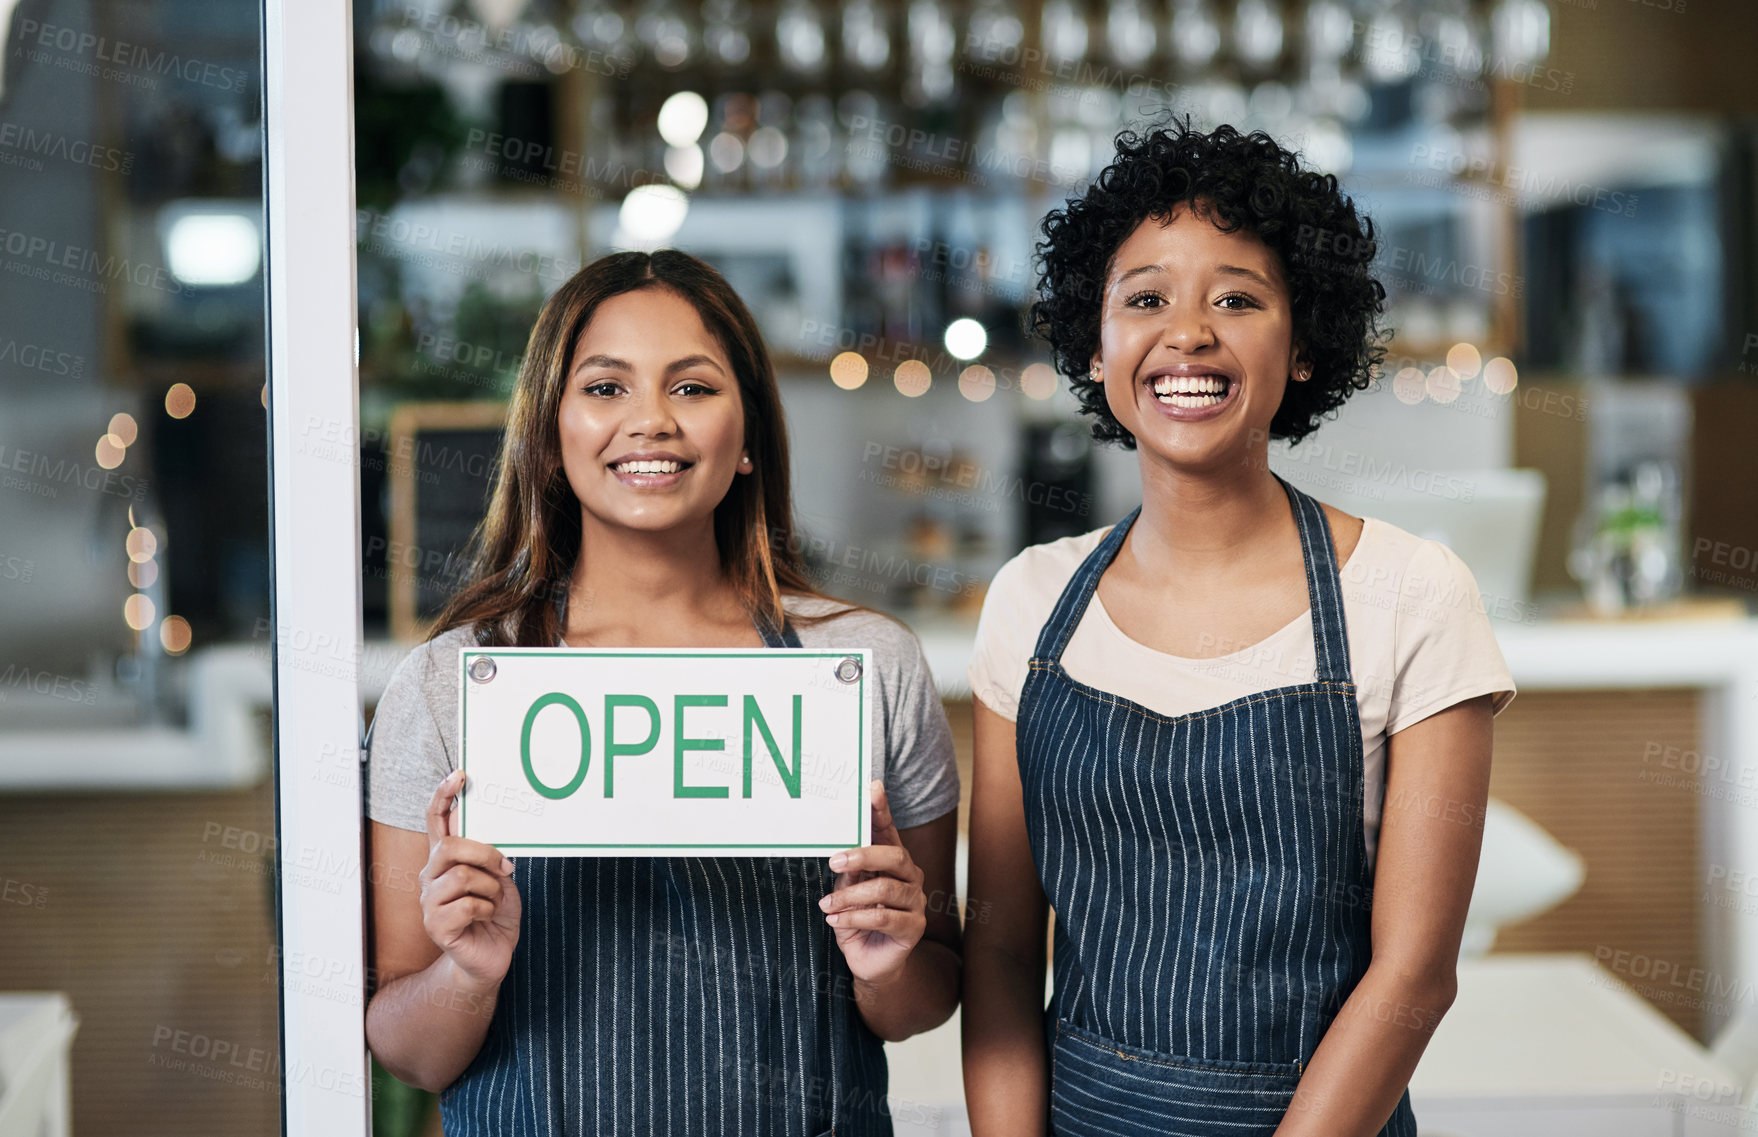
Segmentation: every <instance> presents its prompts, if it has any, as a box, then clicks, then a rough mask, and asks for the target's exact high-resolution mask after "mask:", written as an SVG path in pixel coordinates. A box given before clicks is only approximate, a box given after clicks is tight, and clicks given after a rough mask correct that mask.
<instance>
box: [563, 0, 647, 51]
mask: <svg viewBox="0 0 1758 1137" xmlns="http://www.w3.org/2000/svg"><path fill="white" fill-rule="evenodd" d="M573 29H574V35H576V36H577V37H579V40H580V44H581V46H583V47H585V48H587V49H588V50H598V51H602V52H604V53H605V54H606V55H614V56H620V57H622V58H625V59H626V58H628V57H630V56H632V55H634V43H633V37H632V36H631V34H630V29H629V25H628V23H627V22H626V21H625V20H624V19H623V17H622V13H620V12H618V11H617V8H616V5H615V4H614V3H612V2H611V0H582V2H581V4H580V8H579V11H578V12H576V13H575V15H574V20H573Z"/></svg>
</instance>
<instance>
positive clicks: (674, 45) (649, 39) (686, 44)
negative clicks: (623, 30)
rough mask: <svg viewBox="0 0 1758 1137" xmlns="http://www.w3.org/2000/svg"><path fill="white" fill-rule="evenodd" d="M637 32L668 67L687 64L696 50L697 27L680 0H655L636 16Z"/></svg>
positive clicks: (666, 67) (643, 42)
mask: <svg viewBox="0 0 1758 1137" xmlns="http://www.w3.org/2000/svg"><path fill="white" fill-rule="evenodd" d="M635 35H636V37H637V38H639V39H640V41H641V44H642V46H643V47H645V48H646V49H647V52H648V54H649V55H651V56H652V57H653V61H654V62H655V63H657V64H659V65H660V66H661V67H664V68H665V69H666V70H668V71H676V70H678V69H679V68H682V67H686V66H688V65H689V64H690V62H691V56H692V55H693V54H694V52H695V38H696V37H695V29H694V28H693V27H692V25H691V21H690V18H689V16H688V15H687V14H686V12H685V11H684V10H683V8H682V7H681V6H680V5H679V4H678V3H677V0H656V2H655V3H653V4H652V5H651V6H650V7H648V8H647V9H646V10H645V11H643V12H642V13H641V15H640V17H639V18H637V19H636V20H635Z"/></svg>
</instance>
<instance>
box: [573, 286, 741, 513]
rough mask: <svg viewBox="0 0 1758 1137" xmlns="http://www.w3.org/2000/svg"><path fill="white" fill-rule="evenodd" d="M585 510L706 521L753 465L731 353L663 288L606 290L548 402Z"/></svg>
mask: <svg viewBox="0 0 1758 1137" xmlns="http://www.w3.org/2000/svg"><path fill="white" fill-rule="evenodd" d="M557 425H558V427H559V428H560V433H561V448H562V466H563V468H564V469H565V470H566V472H567V476H568V484H569V485H570V486H572V487H573V490H574V496H575V497H577V498H579V499H580V505H581V507H582V508H583V509H584V511H585V513H586V515H587V516H586V517H585V518H583V519H582V520H584V521H587V522H591V521H593V520H596V521H597V522H599V523H600V524H603V525H607V526H614V527H619V528H626V529H639V530H644V531H647V532H660V531H664V530H669V529H676V528H680V527H688V526H697V525H704V524H707V525H712V519H713V516H714V509H715V507H716V506H718V505H719V504H720V502H721V500H722V499H723V498H725V497H726V494H727V490H728V489H729V488H730V487H731V485H732V482H733V479H734V478H735V477H737V476H738V475H739V474H741V473H748V472H749V471H750V469H751V466H750V463H749V461H747V460H745V459H744V454H745V413H744V403H743V399H742V398H741V396H740V394H739V384H738V380H737V378H736V377H735V376H734V374H733V369H732V364H731V362H729V361H728V359H727V356H726V352H725V351H724V350H723V349H722V348H721V346H720V344H719V342H718V341H717V340H716V339H715V338H714V336H713V335H712V334H711V333H710V332H709V331H708V329H707V327H706V326H704V325H703V323H702V318H701V316H699V315H698V314H697V312H696V309H695V308H694V307H693V306H692V305H691V304H690V303H689V301H687V300H685V299H684V298H683V297H681V296H679V295H678V294H677V293H675V292H672V291H671V290H670V289H667V288H644V289H641V290H639V291H635V292H624V293H621V294H619V295H616V296H613V297H611V298H610V299H608V300H606V301H604V302H603V303H602V304H600V305H599V306H598V309H597V310H596V311H595V312H594V313H593V315H592V319H591V320H590V321H589V322H588V323H587V325H586V328H585V330H584V331H583V332H581V334H580V338H579V341H578V342H577V343H576V344H575V345H574V354H573V357H572V359H571V360H570V361H569V364H568V383H567V389H566V390H565V391H564V392H563V393H562V399H561V406H560V409H559V410H558V412H557Z"/></svg>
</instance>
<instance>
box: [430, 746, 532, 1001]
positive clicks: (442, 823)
mask: <svg viewBox="0 0 1758 1137" xmlns="http://www.w3.org/2000/svg"><path fill="white" fill-rule="evenodd" d="M463 788H464V772H463V771H462V770H458V771H454V772H453V773H451V774H450V775H448V776H447V777H446V779H445V780H444V781H443V782H441V783H440V784H439V786H438V788H436V789H435V790H434V792H433V798H432V799H431V800H430V801H429V802H428V803H427V850H428V851H427V864H426V865H424V866H423V867H422V869H421V875H420V881H421V922H422V926H423V927H424V928H425V929H426V931H427V934H428V936H429V937H430V938H431V939H432V940H433V942H434V944H435V946H437V947H438V948H439V949H440V951H442V952H444V953H445V954H446V955H447V956H448V957H450V958H451V960H452V962H453V964H454V965H456V966H457V967H458V969H459V970H460V971H462V972H464V974H466V975H467V976H469V977H470V978H472V979H474V980H476V981H477V982H479V983H483V984H490V985H492V984H498V983H499V982H500V981H501V979H502V978H504V977H505V976H506V973H507V968H508V966H509V965H510V964H511V963H512V959H513V947H514V945H516V944H517V943H518V942H519V917H520V914H521V913H522V912H523V911H524V906H523V902H522V901H521V900H520V898H519V888H518V886H517V885H516V884H514V883H513V862H512V861H511V860H509V859H507V857H506V856H504V855H503V854H502V853H501V851H500V850H499V849H497V848H495V847H494V846H493V845H485V844H483V843H482V842H481V841H470V840H466V839H465V838H463V837H456V836H453V835H452V832H451V813H452V806H453V802H454V801H455V800H456V799H457V796H458V793H459V791H460V790H462V789H463Z"/></svg>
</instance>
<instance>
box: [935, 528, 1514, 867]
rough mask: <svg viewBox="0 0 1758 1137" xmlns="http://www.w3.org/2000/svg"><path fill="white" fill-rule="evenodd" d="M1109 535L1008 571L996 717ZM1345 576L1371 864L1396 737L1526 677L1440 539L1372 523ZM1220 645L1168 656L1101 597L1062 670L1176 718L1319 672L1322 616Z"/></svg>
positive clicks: (995, 661) (982, 657) (990, 645)
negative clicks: (1197, 654) (1141, 638)
mask: <svg viewBox="0 0 1758 1137" xmlns="http://www.w3.org/2000/svg"><path fill="white" fill-rule="evenodd" d="M1109 531H1110V530H1109V528H1106V529H1097V530H1094V531H1093V532H1091V533H1084V534H1081V535H1080V536H1078V537H1064V538H1063V539H1062V540H1060V541H1052V542H1050V543H1049V544H1045V545H1035V546H1033V547H1032V548H1029V549H1027V550H1025V551H1024V552H1022V553H1020V554H1019V555H1018V556H1016V557H1014V558H1013V559H1012V560H1010V561H1008V562H1007V563H1006V564H1005V565H1003V566H1002V567H1001V571H1000V572H999V573H997V574H996V575H995V580H994V581H993V583H991V585H990V586H989V594H988V596H987V598H986V599H985V600H984V602H983V615H982V619H981V621H980V622H979V624H978V626H977V642H976V648H975V651H974V652H973V654H972V657H971V664H970V672H969V676H970V683H971V690H972V692H973V693H974V694H975V695H976V697H977V698H979V699H981V700H982V701H983V703H984V704H985V705H986V706H988V707H989V708H990V709H991V710H993V711H995V712H996V713H997V714H1000V715H1001V716H1003V717H1004V718H1007V719H1009V720H1014V719H1017V718H1018V715H1019V696H1020V692H1021V690H1022V689H1023V688H1024V687H1025V681H1026V674H1027V670H1028V668H1027V664H1028V662H1029V661H1030V659H1031V657H1032V651H1033V649H1034V647H1035V646H1036V645H1037V640H1038V633H1039V632H1040V631H1041V630H1042V628H1043V626H1044V622H1045V621H1046V620H1048V619H1049V618H1050V612H1051V610H1052V609H1053V608H1054V607H1055V606H1056V600H1057V598H1058V597H1059V596H1060V595H1061V594H1062V590H1063V588H1065V587H1066V586H1067V584H1068V582H1069V580H1070V579H1071V578H1072V577H1073V576H1074V573H1075V570H1076V569H1078V568H1079V567H1080V565H1081V562H1082V561H1084V560H1085V559H1086V556H1087V554H1088V553H1090V552H1092V551H1093V549H1094V548H1095V547H1096V546H1097V545H1098V544H1099V542H1100V541H1102V540H1104V537H1105V534H1106V533H1108V532H1109ZM1340 575H1341V577H1342V583H1343V616H1344V622H1345V625H1346V626H1347V628H1348V633H1349V664H1350V668H1351V670H1352V672H1353V674H1354V679H1355V686H1356V703H1357V705H1358V706H1359V708H1360V713H1361V752H1362V758H1363V772H1364V774H1365V777H1366V789H1365V794H1364V795H1363V796H1364V798H1365V800H1364V803H1363V811H1362V814H1363V816H1362V825H1363V830H1364V834H1365V836H1366V839H1367V856H1368V863H1369V865H1370V866H1371V865H1372V863H1373V858H1374V853H1375V849H1376V846H1377V844H1378V837H1379V827H1380V811H1381V808H1382V806H1383V804H1384V800H1385V778H1386V739H1387V738H1389V737H1391V736H1392V735H1394V734H1397V733H1398V732H1399V731H1401V730H1403V729H1405V728H1406V727H1408V726H1411V725H1412V724H1414V723H1418V722H1421V721H1422V720H1423V719H1425V718H1427V717H1428V716H1430V715H1432V714H1435V713H1436V712H1438V711H1443V710H1445V709H1447V708H1448V707H1451V706H1454V705H1455V704H1457V703H1461V702H1463V701H1465V700H1466V699H1470V698H1474V697H1476V696H1478V695H1494V696H1495V699H1494V702H1493V706H1494V709H1495V711H1496V713H1498V714H1499V713H1500V712H1501V710H1502V708H1504V707H1506V706H1507V705H1508V703H1509V702H1510V701H1511V700H1512V699H1513V697H1514V680H1513V677H1512V676H1511V675H1510V674H1509V673H1508V665H1507V664H1506V662H1504V661H1503V659H1502V652H1501V648H1500V647H1498V646H1497V645H1496V639H1495V633H1494V631H1493V630H1492V629H1491V627H1490V622H1489V617H1488V615H1487V614H1486V613H1485V612H1484V607H1483V600H1482V598H1481V596H1480V595H1479V593H1478V591H1477V582H1476V581H1475V580H1474V579H1473V578H1472V576H1471V570H1470V569H1468V568H1466V567H1465V562H1464V561H1462V560H1460V559H1459V556H1458V554H1456V553H1454V552H1453V551H1452V550H1451V549H1449V548H1447V547H1446V546H1445V545H1443V544H1441V543H1440V542H1439V541H1432V540H1427V539H1424V538H1421V537H1417V536H1414V535H1413V534H1410V533H1407V532H1405V531H1404V530H1402V529H1399V528H1398V527H1397V526H1395V525H1390V524H1387V523H1386V522H1384V521H1379V520H1377V519H1375V518H1371V517H1369V518H1366V519H1365V523H1364V525H1363V527H1362V530H1361V539H1360V540H1359V541H1358V542H1357V543H1356V546H1355V550H1354V552H1352V553H1351V554H1350V556H1349V560H1348V561H1347V562H1346V563H1345V564H1344V565H1343V568H1342V571H1341V574H1340ZM1213 646H1214V648H1215V653H1214V657H1213V658H1207V659H1187V658H1185V657H1182V656H1176V655H1168V654H1167V653H1165V652H1161V651H1156V650H1154V649H1153V648H1150V647H1148V646H1146V645H1145V644H1141V643H1138V642H1136V641H1135V640H1132V639H1130V638H1129V636H1127V635H1126V634H1124V632H1123V630H1122V629H1121V628H1119V627H1118V626H1117V625H1116V624H1115V623H1113V622H1112V620H1111V616H1110V614H1109V613H1107V612H1106V611H1105V606H1104V604H1103V603H1101V602H1100V600H1099V598H1098V596H1097V595H1095V596H1094V597H1093V600H1092V603H1091V604H1089V605H1088V606H1087V610H1086V614H1085V615H1084V616H1083V617H1082V618H1081V622H1080V625H1079V626H1078V627H1077V628H1076V629H1075V631H1074V635H1073V636H1072V637H1070V639H1069V642H1068V647H1067V648H1066V649H1065V650H1064V651H1063V653H1062V666H1063V669H1064V670H1065V671H1067V673H1068V674H1069V675H1070V676H1071V677H1072V678H1074V679H1077V680H1079V681H1080V682H1082V683H1085V684H1087V685H1089V686H1092V687H1097V688H1099V689H1100V690H1104V691H1109V692H1111V693H1112V694H1114V695H1118V696H1121V697H1123V698H1125V699H1129V700H1130V701H1132V702H1135V703H1139V704H1141V705H1142V706H1144V707H1147V708H1148V709H1149V710H1152V711H1154V712H1156V713H1158V714H1163V715H1169V716H1176V715H1185V714H1190V713H1192V712H1194V711H1201V710H1207V709H1208V708H1210V707H1216V706H1220V705H1221V704H1222V703H1227V702H1231V701H1232V700H1234V699H1237V698H1241V697H1242V696H1245V695H1251V694H1255V693H1257V692H1259V691H1267V690H1271V689H1274V688H1277V687H1287V686H1291V685H1293V684H1299V683H1310V682H1312V681H1313V680H1314V679H1315V678H1317V671H1318V669H1317V665H1316V661H1315V657H1314V652H1313V642H1312V613H1311V612H1310V611H1306V612H1302V613H1301V614H1300V616H1299V617H1298V618H1296V619H1295V620H1294V621H1293V622H1292V623H1290V624H1287V625H1285V626H1284V627H1282V628H1281V629H1280V630H1278V631H1276V632H1274V633H1272V634H1271V635H1270V636H1268V637H1267V638H1265V639H1263V640H1260V641H1259V642H1257V643H1255V644H1249V645H1238V644H1230V643H1225V642H1216V643H1214V645H1213ZM1229 649H1231V650H1229ZM1223 653H1225V654H1223Z"/></svg>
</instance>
